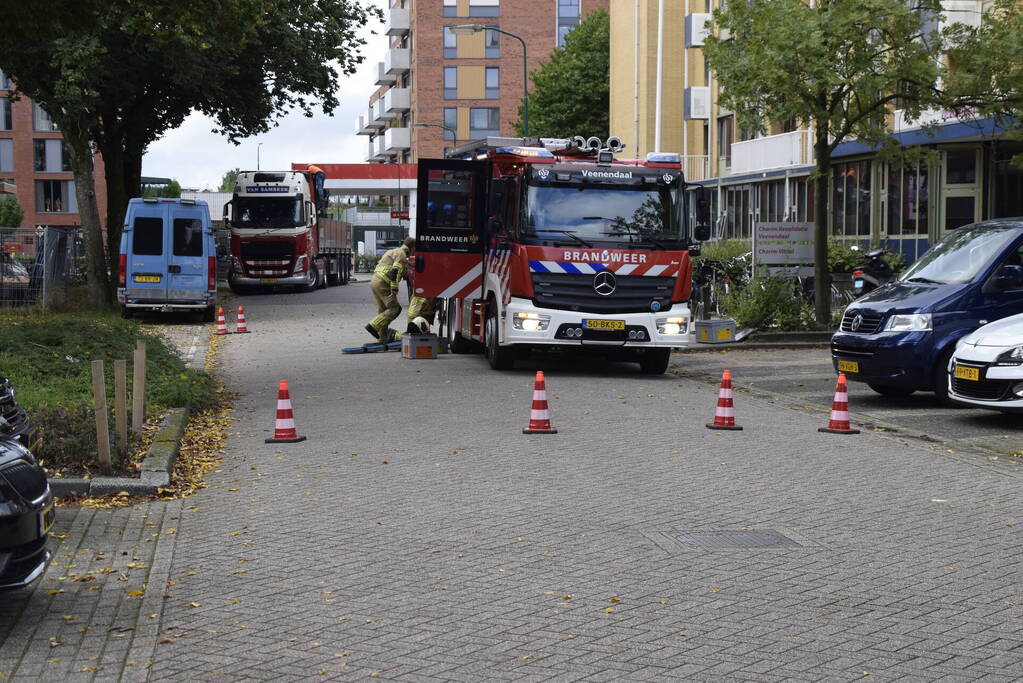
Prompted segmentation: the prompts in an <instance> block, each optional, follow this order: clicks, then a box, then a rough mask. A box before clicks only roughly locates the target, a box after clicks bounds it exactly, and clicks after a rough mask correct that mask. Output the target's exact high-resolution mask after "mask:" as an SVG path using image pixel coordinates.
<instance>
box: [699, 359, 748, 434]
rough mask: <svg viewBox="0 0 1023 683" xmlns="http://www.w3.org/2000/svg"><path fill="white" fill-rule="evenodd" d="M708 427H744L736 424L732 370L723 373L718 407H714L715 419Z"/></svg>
mask: <svg viewBox="0 0 1023 683" xmlns="http://www.w3.org/2000/svg"><path fill="white" fill-rule="evenodd" d="M707 429H732V430H740V429H742V427H740V426H739V425H737V424H735V406H734V405H733V403H732V371H731V370H725V371H724V372H723V373H721V389H720V390H719V391H718V403H717V407H715V408H714V421H713V422H710V423H708V424H707Z"/></svg>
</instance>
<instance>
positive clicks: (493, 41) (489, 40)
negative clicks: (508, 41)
mask: <svg viewBox="0 0 1023 683" xmlns="http://www.w3.org/2000/svg"><path fill="white" fill-rule="evenodd" d="M500 40H501V34H500V33H498V32H497V31H487V35H486V38H485V41H486V42H485V43H484V45H485V48H486V52H485V55H484V56H485V57H486V58H487V59H497V58H498V57H500V56H501V43H500Z"/></svg>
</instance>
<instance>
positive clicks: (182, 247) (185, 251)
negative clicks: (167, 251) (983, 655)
mask: <svg viewBox="0 0 1023 683" xmlns="http://www.w3.org/2000/svg"><path fill="white" fill-rule="evenodd" d="M174 255H175V256H202V221H201V220H199V219H198V218H175V219H174Z"/></svg>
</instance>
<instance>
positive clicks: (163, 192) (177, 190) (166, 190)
mask: <svg viewBox="0 0 1023 683" xmlns="http://www.w3.org/2000/svg"><path fill="white" fill-rule="evenodd" d="M142 196H143V197H180V196H181V183H179V182H178V181H177V180H172V181H170V182H169V183H167V184H166V185H146V187H145V188H143V190H142Z"/></svg>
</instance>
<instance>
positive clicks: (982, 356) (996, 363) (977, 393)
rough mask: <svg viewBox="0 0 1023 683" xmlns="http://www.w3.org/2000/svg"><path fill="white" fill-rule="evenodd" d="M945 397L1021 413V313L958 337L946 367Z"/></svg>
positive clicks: (993, 408)
mask: <svg viewBox="0 0 1023 683" xmlns="http://www.w3.org/2000/svg"><path fill="white" fill-rule="evenodd" d="M948 397H949V398H950V399H952V400H953V401H955V402H956V403H960V404H963V405H969V406H973V407H977V408H988V409H990V410H1000V411H1003V412H1007V413H1012V412H1023V314H1020V315H1013V316H1009V317H1008V318H1002V319H1001V320H996V321H995V322H993V323H989V324H987V325H984V326H983V327H981V328H979V329H977V330H975V331H973V332H971V333H970V334H968V335H966V336H965V337H963V338H962V339H960V340H959V342H958V343H957V344H956V349H955V353H954V354H953V355H952V360H951V361H950V362H949V366H948Z"/></svg>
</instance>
